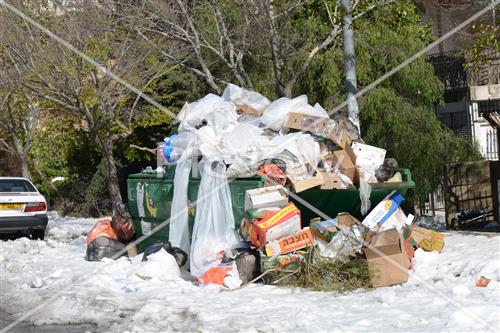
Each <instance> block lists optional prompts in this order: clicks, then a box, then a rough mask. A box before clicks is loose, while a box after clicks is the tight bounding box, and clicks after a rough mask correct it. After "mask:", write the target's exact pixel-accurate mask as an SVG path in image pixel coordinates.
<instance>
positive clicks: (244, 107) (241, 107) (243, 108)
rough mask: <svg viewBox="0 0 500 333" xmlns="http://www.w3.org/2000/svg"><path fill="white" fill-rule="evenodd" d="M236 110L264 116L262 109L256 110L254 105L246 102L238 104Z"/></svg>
mask: <svg viewBox="0 0 500 333" xmlns="http://www.w3.org/2000/svg"><path fill="white" fill-rule="evenodd" d="M236 112H238V113H245V114H249V115H252V116H259V117H260V116H262V113H263V112H262V111H259V110H256V109H254V108H253V107H251V106H249V105H244V104H240V105H236Z"/></svg>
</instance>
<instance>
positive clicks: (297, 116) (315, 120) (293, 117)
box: [285, 112, 337, 138]
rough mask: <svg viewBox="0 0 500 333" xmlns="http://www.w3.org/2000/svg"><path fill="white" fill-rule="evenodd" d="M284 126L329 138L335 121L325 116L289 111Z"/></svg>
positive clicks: (335, 125)
mask: <svg viewBox="0 0 500 333" xmlns="http://www.w3.org/2000/svg"><path fill="white" fill-rule="evenodd" d="M285 127H286V128H291V129H297V130H305V131H307V132H310V133H313V134H316V135H320V136H322V137H325V138H330V136H331V135H332V133H334V132H335V129H336V128H337V123H335V121H334V120H332V119H330V118H327V117H318V116H311V115H307V114H302V113H297V112H290V113H289V114H288V118H287V120H286V122H285Z"/></svg>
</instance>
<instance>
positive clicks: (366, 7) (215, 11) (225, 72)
mask: <svg viewBox="0 0 500 333" xmlns="http://www.w3.org/2000/svg"><path fill="white" fill-rule="evenodd" d="M310 2H311V1H307V0H294V1H273V0H230V1H226V0H210V1H189V0H169V1H165V0H143V1H140V4H141V8H142V12H143V14H144V15H145V18H146V21H145V22H146V24H145V25H143V26H141V27H138V28H137V30H138V33H139V35H140V36H141V37H142V38H144V40H146V41H147V42H148V43H150V44H151V45H152V46H154V47H155V48H157V49H158V51H159V52H161V54H162V56H163V57H164V59H165V60H167V61H169V62H172V63H175V64H178V65H180V66H182V67H183V68H184V69H186V70H188V71H191V72H193V73H195V74H196V75H198V76H199V77H201V78H203V79H204V80H205V81H206V82H207V84H208V86H209V87H210V89H212V90H213V91H214V92H216V93H220V92H221V91H222V86H221V84H226V83H227V82H234V83H237V84H239V85H240V86H243V87H246V88H250V89H251V88H252V87H253V85H254V83H253V81H252V78H251V75H250V73H249V68H250V66H255V63H264V64H265V63H270V64H271V70H272V72H273V76H274V81H275V82H274V85H275V91H276V94H277V95H278V96H288V97H291V96H292V93H293V89H294V87H295V86H296V84H297V82H298V81H299V80H300V78H302V77H303V75H304V74H305V73H306V71H307V69H308V68H309V67H310V65H311V64H312V63H313V61H314V59H315V58H316V57H317V56H318V55H319V54H321V53H322V52H324V51H325V50H327V49H329V48H334V47H337V46H338V44H339V43H340V42H341V39H340V37H341V34H342V15H341V8H342V7H341V3H340V0H338V1H327V0H323V1H317V3H320V4H321V11H322V12H323V13H324V16H325V17H327V18H328V22H329V25H330V28H329V30H328V31H326V32H324V33H321V34H318V35H310V34H305V33H302V32H301V31H297V30H295V31H293V32H291V22H292V21H293V20H294V18H295V17H296V15H297V13H299V12H300V11H301V10H303V8H304V7H305V6H307V5H310ZM388 2H392V0H385V1H384V0H368V1H364V4H363V5H362V6H361V5H360V6H358V4H359V3H360V1H354V4H353V10H354V11H355V12H356V15H355V16H354V19H356V18H358V17H360V16H362V15H363V14H364V13H365V12H367V11H370V10H372V9H375V8H377V7H378V6H380V5H383V4H385V3H388ZM172 45H175V47H172ZM165 46H166V47H168V49H167V48H165Z"/></svg>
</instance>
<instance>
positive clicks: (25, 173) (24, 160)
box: [19, 154, 31, 179]
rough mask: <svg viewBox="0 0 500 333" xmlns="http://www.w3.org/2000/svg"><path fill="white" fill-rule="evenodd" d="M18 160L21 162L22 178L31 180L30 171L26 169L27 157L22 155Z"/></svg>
mask: <svg viewBox="0 0 500 333" xmlns="http://www.w3.org/2000/svg"><path fill="white" fill-rule="evenodd" d="M19 160H20V162H21V171H22V174H23V177H24V178H27V179H31V174H30V170H29V168H28V159H27V157H26V156H24V154H22V155H21V156H19Z"/></svg>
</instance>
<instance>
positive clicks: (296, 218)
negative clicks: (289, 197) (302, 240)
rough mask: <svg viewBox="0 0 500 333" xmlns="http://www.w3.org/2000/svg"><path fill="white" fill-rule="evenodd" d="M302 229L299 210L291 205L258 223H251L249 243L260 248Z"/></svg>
mask: <svg viewBox="0 0 500 333" xmlns="http://www.w3.org/2000/svg"><path fill="white" fill-rule="evenodd" d="M301 229H302V223H301V219H300V210H299V209H298V208H297V207H295V205H294V204H293V203H289V204H288V205H287V206H286V207H285V208H283V209H281V210H279V211H278V212H277V213H275V214H273V215H271V216H268V217H266V218H263V219H261V220H258V221H252V230H251V231H250V242H251V243H252V245H253V246H255V247H261V246H262V245H264V244H266V243H267V242H268V241H272V240H277V239H280V238H282V237H285V236H291V235H295V234H297V233H298V232H299V231H300V230H301Z"/></svg>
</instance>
